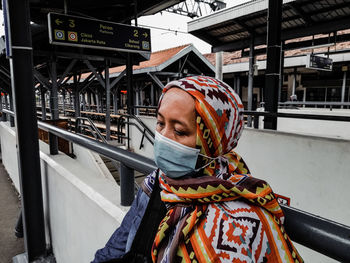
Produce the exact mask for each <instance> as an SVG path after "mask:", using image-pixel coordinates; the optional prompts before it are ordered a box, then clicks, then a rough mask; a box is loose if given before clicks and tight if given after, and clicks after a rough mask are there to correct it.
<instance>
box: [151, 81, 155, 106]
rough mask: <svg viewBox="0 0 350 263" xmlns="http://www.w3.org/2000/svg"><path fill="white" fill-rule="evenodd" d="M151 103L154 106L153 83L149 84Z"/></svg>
mask: <svg viewBox="0 0 350 263" xmlns="http://www.w3.org/2000/svg"><path fill="white" fill-rule="evenodd" d="M151 105H152V106H154V85H153V83H152V84H151Z"/></svg>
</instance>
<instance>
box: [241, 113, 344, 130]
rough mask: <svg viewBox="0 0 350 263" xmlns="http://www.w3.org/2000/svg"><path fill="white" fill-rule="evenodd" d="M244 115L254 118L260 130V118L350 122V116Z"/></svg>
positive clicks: (255, 126)
mask: <svg viewBox="0 0 350 263" xmlns="http://www.w3.org/2000/svg"><path fill="white" fill-rule="evenodd" d="M242 114H243V115H249V116H253V117H254V119H253V126H254V128H256V129H258V128H259V117H260V116H262V117H275V118H278V117H279V118H293V119H309V120H324V121H344V122H350V116H338V115H320V114H304V113H287V112H278V113H271V112H267V111H244V112H242Z"/></svg>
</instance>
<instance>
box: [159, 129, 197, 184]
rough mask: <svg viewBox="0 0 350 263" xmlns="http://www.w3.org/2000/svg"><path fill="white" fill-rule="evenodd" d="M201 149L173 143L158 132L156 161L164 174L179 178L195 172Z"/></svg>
mask: <svg viewBox="0 0 350 263" xmlns="http://www.w3.org/2000/svg"><path fill="white" fill-rule="evenodd" d="M198 154H199V149H196V148H192V147H188V146H186V145H183V144H181V143H178V142H176V141H173V140H171V139H169V138H167V137H165V136H163V135H161V134H160V133H159V132H157V131H156V134H155V140H154V160H155V162H156V164H157V166H158V167H159V169H160V170H162V172H164V173H165V174H166V175H167V176H169V177H171V178H178V177H181V176H184V175H186V174H188V173H190V172H193V171H195V167H196V163H197V159H198Z"/></svg>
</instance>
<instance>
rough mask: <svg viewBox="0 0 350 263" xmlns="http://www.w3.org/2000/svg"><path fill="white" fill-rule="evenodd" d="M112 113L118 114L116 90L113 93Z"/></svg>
mask: <svg viewBox="0 0 350 263" xmlns="http://www.w3.org/2000/svg"><path fill="white" fill-rule="evenodd" d="M113 112H114V114H115V115H117V114H118V89H117V88H116V89H114V91H113Z"/></svg>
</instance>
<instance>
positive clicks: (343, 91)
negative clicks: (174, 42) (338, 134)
mask: <svg viewBox="0 0 350 263" xmlns="http://www.w3.org/2000/svg"><path fill="white" fill-rule="evenodd" d="M345 87H346V71H344V73H343V85H342V87H341V102H342V103H344V101H345ZM341 108H342V109H343V108H344V106H343V105H342V106H341Z"/></svg>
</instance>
